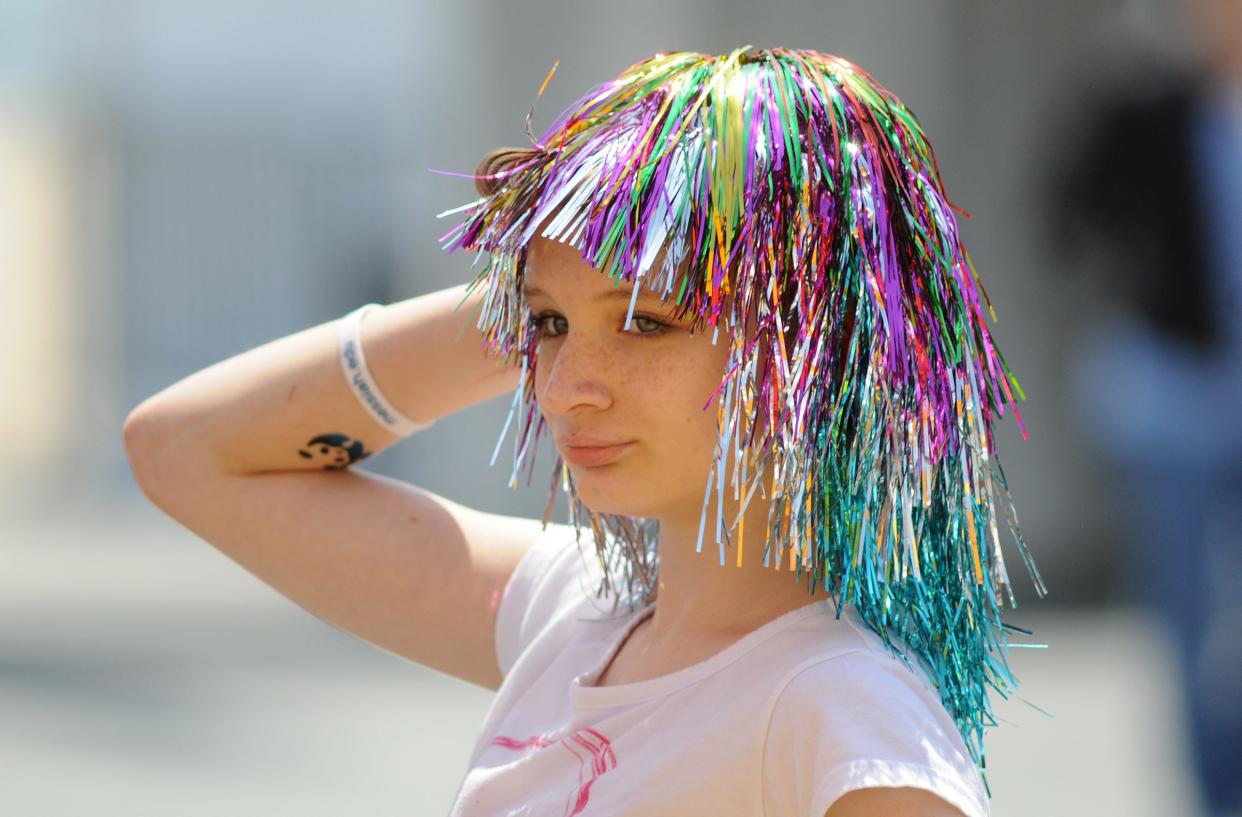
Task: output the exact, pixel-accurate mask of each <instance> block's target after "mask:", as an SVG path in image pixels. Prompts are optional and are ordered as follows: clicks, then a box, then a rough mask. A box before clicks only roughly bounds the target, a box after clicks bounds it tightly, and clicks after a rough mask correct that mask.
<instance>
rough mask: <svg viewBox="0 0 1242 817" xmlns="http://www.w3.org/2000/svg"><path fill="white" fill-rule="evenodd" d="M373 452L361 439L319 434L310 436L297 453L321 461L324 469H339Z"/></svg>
mask: <svg viewBox="0 0 1242 817" xmlns="http://www.w3.org/2000/svg"><path fill="white" fill-rule="evenodd" d="M372 453H374V452H371V451H367V450H366V449H365V448H364V447H363V445H362V440H356V439H354V438H353V437H350V436H348V435H345V434H320V435H318V436H315V437H311V438H310V440H308V441H307V443H306V447H305V448H299V449H298V454H300V455H301V456H302V458H303V459H307V460H315V461H316V462H320V463H323V467H324V470H325V471H339V470H341V469H342V468H348V467H349V466H351V465H353V464H354V463H355V462H358V461H359V460H362V459H366V458H367V457H369V456H371V454H372Z"/></svg>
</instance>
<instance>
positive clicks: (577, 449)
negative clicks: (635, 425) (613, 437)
mask: <svg viewBox="0 0 1242 817" xmlns="http://www.w3.org/2000/svg"><path fill="white" fill-rule="evenodd" d="M633 445H634V443H633V442H628V443H621V444H620V445H603V446H595V445H584V446H574V445H567V446H565V448H564V450H562V452H561V455H562V456H563V457H565V459H567V460H569V461H570V462H572V463H573V464H574V465H584V466H587V467H595V466H599V465H607V464H608V463H610V462H612V461H613V460H615V459H617V457H620V456H621V455H622V454H624V453H625V452H626V451H628V450H629V449H630V447H631V446H633Z"/></svg>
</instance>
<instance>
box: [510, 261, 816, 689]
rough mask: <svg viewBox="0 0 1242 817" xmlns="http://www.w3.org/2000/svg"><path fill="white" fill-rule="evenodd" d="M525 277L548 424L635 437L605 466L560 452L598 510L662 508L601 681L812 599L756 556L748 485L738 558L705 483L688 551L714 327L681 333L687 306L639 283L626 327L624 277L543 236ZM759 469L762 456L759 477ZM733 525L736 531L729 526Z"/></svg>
mask: <svg viewBox="0 0 1242 817" xmlns="http://www.w3.org/2000/svg"><path fill="white" fill-rule="evenodd" d="M525 283H526V287H527V289H526V300H527V303H528V305H529V306H530V308H531V310H532V312H533V313H534V314H535V316H536V317H537V318H538V319H539V320H541V321H542V327H543V337H542V338H541V339H540V341H539V358H538V365H537V366H536V369H535V395H536V399H537V400H538V403H539V408H540V411H541V413H542V414H543V416H544V418H545V419H546V421H547V422H548V424H549V427H550V430H551V433H552V436H553V438H554V439H557V440H560V439H563V438H564V437H565V436H566V435H568V434H569V433H571V432H577V431H589V432H593V433H597V434H601V435H607V436H608V437H609V438H615V439H618V440H634V441H635V443H636V444H635V445H634V446H633V447H632V448H630V449H629V450H628V451H627V452H625V453H624V454H623V455H622V456H621V458H620V459H618V460H616V461H614V462H612V463H609V464H607V465H604V466H597V467H586V466H578V465H575V464H573V463H569V468H570V471H571V473H572V474H573V477H574V481H575V484H576V485H577V488H578V493H579V496H580V497H581V498H582V501H583V502H584V503H586V504H587V505H588V506H589V507H591V508H592V509H593V510H596V511H598V512H606V513H618V514H628V515H632V516H641V517H646V518H653V519H658V520H659V522H660V536H659V543H658V547H659V553H660V577H659V584H658V589H657V591H656V598H657V599H658V603H657V605H656V609H655V612H654V613H653V614H652V615H651V616H650V617H649V618H648V619H646V621H644V622H643V624H641V625H640V626H639V627H638V628H637V629H636V630H635V631H634V633H633V634H632V635H631V636H630V638H629V639H628V641H627V643H626V644H624V645H623V646H622V648H621V650H620V651H619V653H618V655H617V657H616V659H615V660H614V662H613V664H612V666H610V667H609V668H608V670H607V672H606V673H605V676H604V677H602V678H601V679H600V682H601V685H602V684H608V683H611V684H617V683H630V682H634V681H639V680H644V679H647V678H651V677H655V676H658V675H664V674H667V673H669V672H672V671H674V670H676V669H679V668H681V667H685V666H688V665H689V664H692V663H696V662H698V661H701V660H703V659H704V658H707V657H709V656H711V655H713V654H714V653H716V652H719V651H720V649H722V648H723V645H726V644H728V643H730V642H732V641H735V640H737V639H738V638H741V637H742V636H743V635H745V634H746V633H749V632H751V631H753V630H755V629H756V628H758V627H759V626H761V625H762V624H764V623H765V622H767V621H770V620H772V619H773V618H775V617H777V616H779V615H781V614H782V613H785V612H788V611H790V610H794V609H796V608H798V607H801V606H803V605H806V604H810V603H812V602H818V601H823V600H824V598H825V596H824V595H823V594H822V593H820V592H817V593H816V595H815V596H812V595H811V594H810V592H809V590H808V589H807V588H806V586H805V585H804V584H803V583H799V582H798V581H796V580H795V577H794V574H793V573H791V572H790V571H789V570H788V569H784V568H787V565H785V566H783V569H780V570H773V569H772V568H771V567H767V568H765V567H764V566H763V532H764V529H765V526H766V522H767V513H768V505H769V501H770V500H769V499H768V498H767V497H765V496H762V495H761V494H760V492H759V491H756V492H755V493H754V494H753V495H752V497H751V501H750V504H749V505H748V506H747V508H746V513H745V516H744V519H743V523H742V525H743V533H744V539H743V542H744V546H743V549H742V552H743V560H742V565H741V567H738V566H737V553H736V550H735V549H727V550H726V554H725V564H724V565H723V566H721V564H720V561H719V549H718V547H717V544H716V539H715V536H714V515H715V511H716V508H715V499H714V497H715V490H714V489H713V493H712V496H713V499H712V501H711V504H710V505H709V507H708V521H707V528H706V530H705V532H704V537H703V538H704V542H703V549H702V552H698V553H696V552H695V546H696V543H697V541H698V531H699V520H700V516H701V513H702V509H703V496H704V491H705V490H706V487H707V469H708V466H709V465H710V464H711V462H712V460H713V456H714V452H715V447H716V433H717V432H716V409H717V406H718V404H719V400H720V398H719V396H717V398H716V399H715V400H714V401H713V402H712V404H711V405H710V406H708V408H707V409H706V410H704V409H703V407H704V405H705V404H706V403H707V400H708V398H709V397H711V395H712V392H713V391H714V390H715V389H716V387H717V386H718V385H719V384H720V381H721V378H722V376H723V374H724V371H725V366H726V364H727V360H728V355H729V347H728V345H727V342H726V333H725V331H724V329H723V327H722V330H721V333H720V336H719V337H718V339H717V342H716V344H714V345H713V344H712V339H711V331H710V330H707V331H700V332H697V333H695V334H691V332H690V322H689V320H688V319H686V320H682V321H675V320H674V319H673V318H672V316H671V315H670V313H671V311H672V306H673V304H672V301H671V299H670V301H668V302H665V301H662V300H661V299H660V296H659V295H658V294H656V293H655V292H653V291H651V290H649V289H647V288H645V287H644V288H643V289H641V290H640V295H639V299H638V301H637V303H636V305H635V308H634V320H633V323H632V324H631V326H630V328H629V330H625V328H624V326H625V317H626V312H627V310H628V308H629V294H630V292H631V289H632V284H622V285H619V286H614V284H613V282H612V279H610V278H609V277H608V276H607V275H604V274H602V273H601V272H600V271H599V270H598V269H596V268H595V267H593V266H592V265H590V264H589V263H588V262H587V261H586V260H584V259H583V258H582V256H581V255H580V253H579V252H578V250H576V249H575V248H573V247H571V246H568V245H565V244H562V243H559V242H556V241H552V240H550V239H546V238H540V237H537V238H535V239H534V240H533V242H532V244H531V247H530V251H529V255H528V261H527V272H526V282H525ZM610 294H611V295H612V296H613V297H609V295H610ZM599 296H604V297H603V298H600V297H599ZM661 324H664V327H663V328H661ZM770 478H771V468H770V467H769V472H768V474H767V475H766V481H765V483H764V484H765V486H767V485H770ZM765 490H767V489H766V488H765ZM725 497H726V500H725V519H726V521H727V520H731V519H733V517H734V516H735V515H736V514H737V511H738V508H739V507H740V505H741V502H740V501H739V500H734V499H733V494H732V491H731V490H730V489H729V488H728V486H726V490H725ZM733 538H734V540H735V544H736V533H735V534H734V536H733ZM769 564H771V562H769Z"/></svg>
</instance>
